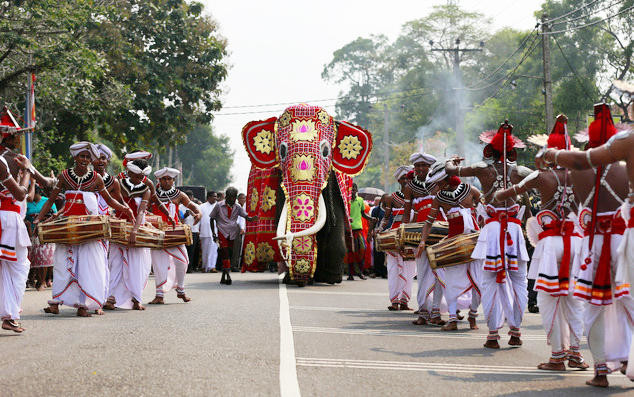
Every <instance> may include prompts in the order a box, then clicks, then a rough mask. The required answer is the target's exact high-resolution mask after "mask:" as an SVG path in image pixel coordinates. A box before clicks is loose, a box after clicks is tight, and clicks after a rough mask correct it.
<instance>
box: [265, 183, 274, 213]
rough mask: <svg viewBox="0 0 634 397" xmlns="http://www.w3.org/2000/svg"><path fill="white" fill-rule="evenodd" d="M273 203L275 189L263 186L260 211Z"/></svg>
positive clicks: (268, 208) (271, 206)
mask: <svg viewBox="0 0 634 397" xmlns="http://www.w3.org/2000/svg"><path fill="white" fill-rule="evenodd" d="M274 205H275V190H273V189H271V188H270V187H269V186H267V187H265V188H264V191H263V192H262V211H264V212H266V211H268V210H270V209H271V208H273V206H274Z"/></svg>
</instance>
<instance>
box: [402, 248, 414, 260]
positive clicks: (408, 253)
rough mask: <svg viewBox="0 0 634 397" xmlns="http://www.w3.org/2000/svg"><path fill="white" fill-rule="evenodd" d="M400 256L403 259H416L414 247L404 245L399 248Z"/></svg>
mask: <svg viewBox="0 0 634 397" xmlns="http://www.w3.org/2000/svg"><path fill="white" fill-rule="evenodd" d="M401 256H402V257H403V260H404V261H413V260H414V259H416V248H414V247H404V248H403V249H402V250H401Z"/></svg>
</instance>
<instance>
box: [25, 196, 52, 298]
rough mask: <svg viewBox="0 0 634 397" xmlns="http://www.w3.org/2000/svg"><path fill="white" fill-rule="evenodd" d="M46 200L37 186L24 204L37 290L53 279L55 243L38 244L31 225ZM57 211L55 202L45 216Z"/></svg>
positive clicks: (40, 289) (49, 283)
mask: <svg viewBox="0 0 634 397" xmlns="http://www.w3.org/2000/svg"><path fill="white" fill-rule="evenodd" d="M32 186H34V185H32ZM47 201H48V197H45V196H44V195H43V194H42V189H40V187H39V186H37V187H35V193H34V195H33V201H30V202H28V203H27V205H26V218H25V221H26V224H27V228H28V231H29V235H30V236H31V247H30V249H29V260H30V261H31V269H33V271H34V273H35V278H36V279H37V281H36V283H35V288H36V289H37V290H38V291H42V290H43V289H44V288H46V287H50V286H51V285H52V279H53V255H54V254H55V244H40V240H39V239H38V237H37V236H36V234H35V233H33V232H34V229H33V227H32V224H33V221H34V220H35V218H36V217H37V215H38V214H39V213H40V210H41V209H42V207H43V206H44V203H46V202H47ZM56 212H57V207H56V206H55V204H53V206H52V207H51V211H50V212H49V214H48V215H47V216H51V215H52V214H54V213H56Z"/></svg>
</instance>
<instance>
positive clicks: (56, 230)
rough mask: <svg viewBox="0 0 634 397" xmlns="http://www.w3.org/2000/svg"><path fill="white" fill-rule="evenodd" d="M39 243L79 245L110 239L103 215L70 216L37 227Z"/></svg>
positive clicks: (107, 223)
mask: <svg viewBox="0 0 634 397" xmlns="http://www.w3.org/2000/svg"><path fill="white" fill-rule="evenodd" d="M37 232H38V236H39V238H40V243H42V244H46V243H59V244H68V245H73V244H81V243H85V242H87V241H93V240H101V239H107V238H110V223H109V222H108V217H107V216H105V215H71V216H67V217H64V218H59V219H55V220H53V221H50V222H46V223H40V224H39V225H37Z"/></svg>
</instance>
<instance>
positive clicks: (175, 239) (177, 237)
mask: <svg viewBox="0 0 634 397" xmlns="http://www.w3.org/2000/svg"><path fill="white" fill-rule="evenodd" d="M163 232H164V233H165V239H164V240H163V248H170V247H177V246H179V245H191V244H192V243H193V241H194V240H193V237H192V228H191V226H189V225H183V224H179V225H176V226H175V227H174V229H172V228H171V227H167V228H166V229H164V230H163Z"/></svg>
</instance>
